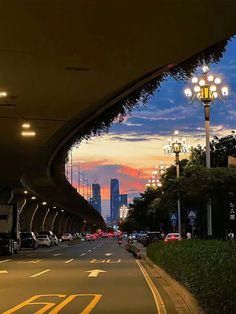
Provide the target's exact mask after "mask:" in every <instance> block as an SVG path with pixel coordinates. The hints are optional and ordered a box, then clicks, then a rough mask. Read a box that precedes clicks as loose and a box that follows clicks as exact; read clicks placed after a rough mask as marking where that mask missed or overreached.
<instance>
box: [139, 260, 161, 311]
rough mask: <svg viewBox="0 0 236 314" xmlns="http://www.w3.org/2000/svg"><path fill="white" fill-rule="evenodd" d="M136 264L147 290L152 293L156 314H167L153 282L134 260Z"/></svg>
mask: <svg viewBox="0 0 236 314" xmlns="http://www.w3.org/2000/svg"><path fill="white" fill-rule="evenodd" d="M136 263H137V264H138V266H139V268H140V270H141V272H142V274H143V276H144V278H145V280H146V282H147V284H148V285H149V288H150V289H151V291H152V295H153V297H154V300H155V303H156V308H157V313H158V314H167V311H166V308H165V304H164V302H163V300H162V298H161V295H160V293H159V291H158V290H157V288H156V286H155V285H154V283H153V281H152V280H151V278H150V276H149V275H148V273H147V272H146V270H145V268H144V267H143V265H142V264H141V263H140V261H138V260H136Z"/></svg>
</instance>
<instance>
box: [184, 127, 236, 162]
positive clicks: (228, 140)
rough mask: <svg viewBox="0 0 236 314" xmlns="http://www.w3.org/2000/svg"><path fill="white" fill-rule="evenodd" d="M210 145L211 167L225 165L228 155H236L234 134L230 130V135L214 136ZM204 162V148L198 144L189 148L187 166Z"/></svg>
mask: <svg viewBox="0 0 236 314" xmlns="http://www.w3.org/2000/svg"><path fill="white" fill-rule="evenodd" d="M210 147H211V167H212V168H215V167H227V165H228V156H233V157H236V135H235V132H234V131H232V133H231V134H230V135H227V136H224V137H221V138H219V137H217V136H215V137H214V139H213V140H212V141H211V143H210ZM205 164H206V151H205V148H203V147H201V146H200V145H198V146H197V147H195V148H193V149H192V150H191V155H190V159H189V163H188V166H194V165H202V166H204V165H205Z"/></svg>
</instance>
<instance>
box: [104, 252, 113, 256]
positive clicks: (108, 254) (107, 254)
mask: <svg viewBox="0 0 236 314" xmlns="http://www.w3.org/2000/svg"><path fill="white" fill-rule="evenodd" d="M105 255H106V256H111V255H113V254H112V253H106V254H105Z"/></svg>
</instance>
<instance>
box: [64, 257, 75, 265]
mask: <svg viewBox="0 0 236 314" xmlns="http://www.w3.org/2000/svg"><path fill="white" fill-rule="evenodd" d="M73 261H74V259H73V258H72V259H69V260H68V261H66V262H65V264H68V263H70V262H73Z"/></svg>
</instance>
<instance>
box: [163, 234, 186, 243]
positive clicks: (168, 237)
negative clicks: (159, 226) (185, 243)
mask: <svg viewBox="0 0 236 314" xmlns="http://www.w3.org/2000/svg"><path fill="white" fill-rule="evenodd" d="M181 240H182V238H181V236H180V234H179V233H168V234H167V235H166V237H165V240H164V242H170V241H181Z"/></svg>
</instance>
